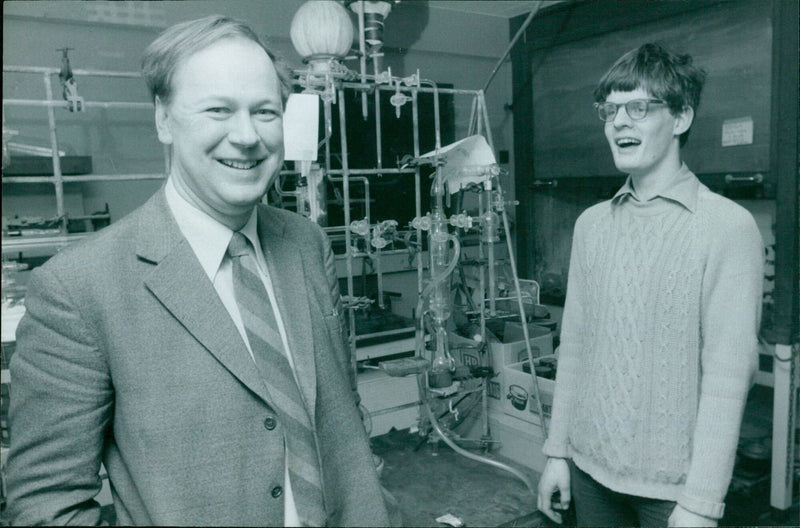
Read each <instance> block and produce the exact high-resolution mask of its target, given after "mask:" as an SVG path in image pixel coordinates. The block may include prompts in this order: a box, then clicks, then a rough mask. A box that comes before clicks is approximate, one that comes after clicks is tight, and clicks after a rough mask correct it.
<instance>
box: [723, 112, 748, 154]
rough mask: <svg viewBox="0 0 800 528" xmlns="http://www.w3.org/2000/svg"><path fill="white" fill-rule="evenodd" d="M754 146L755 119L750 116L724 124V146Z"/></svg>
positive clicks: (728, 120) (726, 121) (724, 122)
mask: <svg viewBox="0 0 800 528" xmlns="http://www.w3.org/2000/svg"><path fill="white" fill-rule="evenodd" d="M752 144H753V118H752V117H750V116H747V117H739V118H737V119H726V120H725V121H723V122H722V146H723V147H733V146H736V145H752Z"/></svg>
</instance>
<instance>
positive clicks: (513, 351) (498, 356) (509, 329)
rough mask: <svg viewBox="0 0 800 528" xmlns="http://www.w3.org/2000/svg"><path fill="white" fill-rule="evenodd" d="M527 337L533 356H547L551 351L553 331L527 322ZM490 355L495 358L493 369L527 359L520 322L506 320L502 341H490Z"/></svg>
mask: <svg viewBox="0 0 800 528" xmlns="http://www.w3.org/2000/svg"><path fill="white" fill-rule="evenodd" d="M528 337H529V338H530V343H531V353H532V355H533V357H534V358H536V357H540V356H549V355H551V354H552V353H553V332H551V331H550V329H548V328H545V327H543V326H539V325H537V324H535V323H529V324H528ZM490 346H491V348H492V355H493V356H494V358H495V361H496V363H495V365H496V366H495V369H496V370H497V369H498V368H505V367H507V366H508V365H511V364H513V363H519V362H520V361H525V360H527V359H528V352H527V349H526V347H525V336H524V334H523V333H522V325H521V324H520V323H514V322H506V323H505V325H504V331H503V340H502V342H497V341H494V342H492V343H490Z"/></svg>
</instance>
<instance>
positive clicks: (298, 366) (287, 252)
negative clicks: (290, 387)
mask: <svg viewBox="0 0 800 528" xmlns="http://www.w3.org/2000/svg"><path fill="white" fill-rule="evenodd" d="M258 224H259V225H258V233H259V238H260V240H261V248H262V249H263V250H264V257H265V259H266V261H267V268H268V270H269V276H270V280H271V281H272V286H273V289H274V290H275V297H276V299H277V301H278V307H279V309H280V311H281V316H282V318H283V326H284V328H285V329H286V335H287V339H288V341H289V349H290V351H291V354H292V361H293V363H294V368H295V371H296V372H297V380H298V384H299V385H300V391H301V392H302V394H303V397H304V398H305V400H306V406H307V407H308V411H309V413H310V415H311V420H312V423H313V421H314V414H315V413H314V410H315V407H316V395H317V374H316V366H315V362H314V339H313V334H312V326H311V312H310V310H309V304H308V290H307V288H306V284H307V282H306V278H305V272H304V268H303V265H302V262H303V259H302V255H301V253H300V248H299V247H298V246H297V243H296V242H297V241H294V240H288V239H287V238H286V236H285V233H284V222H283V219H282V218H280V217H279V216H278V215H275V214H273V213H272V209H271V208H270V207H259V210H258Z"/></svg>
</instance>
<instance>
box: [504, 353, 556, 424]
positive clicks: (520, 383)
mask: <svg viewBox="0 0 800 528" xmlns="http://www.w3.org/2000/svg"><path fill="white" fill-rule="evenodd" d="M527 363H528V362H527V361H521V362H519V363H512V364H511V365H508V366H507V367H506V368H505V369H504V370H503V381H502V382H501V385H502V392H501V394H502V400H501V405H502V408H503V411H504V412H505V413H506V414H508V415H510V416H515V417H517V418H520V419H522V420H525V421H526V422H531V423H536V424H538V423H539V414H538V412H539V410H538V407H537V405H536V396H535V394H536V393H535V391H534V390H533V378H532V377H531V375H530V373H528V372H525V371H524V370H523V365H527ZM536 380H537V383H538V385H539V397H540V398H541V400H542V410H543V411H544V413H545V415H546V416H550V411H551V410H552V408H553V392H554V389H555V382H554V381H553V380H551V379H547V378H543V377H541V376H536Z"/></svg>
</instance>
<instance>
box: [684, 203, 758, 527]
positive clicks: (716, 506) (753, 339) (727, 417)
mask: <svg viewBox="0 0 800 528" xmlns="http://www.w3.org/2000/svg"><path fill="white" fill-rule="evenodd" d="M735 213H736V214H735V215H733V217H731V216H727V215H726V216H727V217H726V218H721V217H718V218H714V217H713V216H711V217H710V221H709V223H708V224H707V225H706V226H704V227H705V228H707V230H706V233H707V234H708V235H709V239H710V242H709V243H710V252H709V257H708V261H707V264H706V269H705V273H704V276H703V285H702V292H701V295H702V297H701V307H700V309H701V314H700V317H701V319H700V332H701V339H702V341H701V343H702V348H701V351H700V354H701V357H700V368H701V381H700V396H699V401H698V409H697V421H696V423H695V429H694V434H693V440H692V458H691V465H690V467H689V471H688V474H687V478H686V484H685V487H684V490H683V492H682V493H681V495H680V496H679V498H678V504H680V505H681V506H683V507H684V508H686V509H687V510H689V511H691V512H694V513H697V514H699V515H703V516H706V517H711V518H717V519H718V518H721V517H722V515H723V512H724V503H723V501H724V498H725V494H726V493H727V490H728V485H729V484H730V480H731V475H732V473H733V465H734V461H735V457H736V448H737V445H738V439H739V428H740V426H741V422H742V415H743V413H744V406H745V403H746V401H747V394H748V392H749V390H750V387H751V385H752V377H753V373H754V372H755V370H756V368H757V365H758V348H757V332H758V327H759V322H760V316H761V293H762V288H763V252H764V246H763V242H762V240H761V235H760V233H759V231H758V228H757V226H756V224H755V221H754V220H753V218H752V216H750V214H749V213H747V212H746V211H745V210H744V209H741V208H738V209H737V210H736V211H735ZM720 216H722V215H720ZM715 224H716V226H715Z"/></svg>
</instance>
